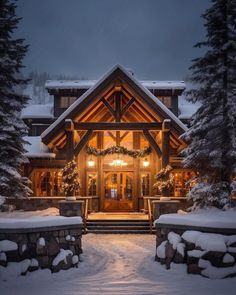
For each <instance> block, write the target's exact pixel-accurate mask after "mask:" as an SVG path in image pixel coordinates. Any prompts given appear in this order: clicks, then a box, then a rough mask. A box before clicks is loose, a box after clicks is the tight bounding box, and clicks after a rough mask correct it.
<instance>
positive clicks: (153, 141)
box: [143, 130, 162, 157]
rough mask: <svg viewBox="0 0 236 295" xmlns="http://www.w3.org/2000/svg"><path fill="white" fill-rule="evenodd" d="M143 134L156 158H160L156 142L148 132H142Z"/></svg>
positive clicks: (160, 153) (159, 150)
mask: <svg viewBox="0 0 236 295" xmlns="http://www.w3.org/2000/svg"><path fill="white" fill-rule="evenodd" d="M143 134H144V136H145V137H146V139H147V141H148V142H149V144H150V146H151V147H152V148H153V149H154V150H155V152H156V153H157V155H158V157H161V155H162V152H161V149H160V148H159V145H158V144H157V143H156V141H155V139H154V138H153V136H152V135H151V133H150V132H149V131H148V130H143Z"/></svg>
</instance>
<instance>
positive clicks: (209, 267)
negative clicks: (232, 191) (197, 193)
mask: <svg viewBox="0 0 236 295" xmlns="http://www.w3.org/2000/svg"><path fill="white" fill-rule="evenodd" d="M193 241H194V242H193ZM155 260H156V261H158V262H160V263H161V264H163V265H165V266H166V268H167V269H169V268H170V267H171V263H172V262H174V263H181V264H186V265H187V272H188V273H189V274H200V275H202V276H204V277H209V278H225V277H233V276H236V230H235V229H230V228H228V229H220V228H218V229H215V228H207V227H204V228H199V227H194V226H184V225H170V224H156V255H155Z"/></svg>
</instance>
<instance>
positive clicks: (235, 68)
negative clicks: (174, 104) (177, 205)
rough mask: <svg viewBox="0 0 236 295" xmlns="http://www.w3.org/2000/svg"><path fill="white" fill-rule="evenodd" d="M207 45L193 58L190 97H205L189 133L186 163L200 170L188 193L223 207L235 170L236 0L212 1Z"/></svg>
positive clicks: (202, 204) (207, 15)
mask: <svg viewBox="0 0 236 295" xmlns="http://www.w3.org/2000/svg"><path fill="white" fill-rule="evenodd" d="M203 18H204V20H205V27H206V31H207V33H206V39H205V41H204V42H200V43H198V44H196V45H195V47H204V48H206V53H205V54H204V56H203V57H200V58H196V59H194V60H193V65H192V66H191V68H190V69H191V71H192V76H191V78H190V81H191V82H192V84H193V85H194V88H193V89H191V90H189V91H188V92H187V93H186V94H187V99H188V100H189V101H191V102H200V104H201V107H200V108H199V109H198V111H197V112H196V114H195V115H194V117H193V121H192V126H191V128H190V129H189V131H187V132H186V134H185V135H184V137H185V139H187V140H189V142H190V144H189V146H188V147H187V148H186V149H185V151H184V154H185V159H184V165H185V167H190V168H193V169H196V170H197V171H198V173H199V174H198V177H197V179H196V186H195V187H194V188H193V189H192V190H191V192H190V193H189V197H190V198H191V199H192V200H193V201H194V207H195V208H196V207H205V206H217V207H219V208H222V207H224V206H225V205H227V204H228V203H229V197H230V193H231V187H230V182H231V177H232V176H233V175H234V173H235V172H236V0H212V6H211V7H210V8H209V9H207V10H206V12H205V13H204V14H203Z"/></svg>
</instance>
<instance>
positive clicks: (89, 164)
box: [88, 158, 95, 167]
mask: <svg viewBox="0 0 236 295" xmlns="http://www.w3.org/2000/svg"><path fill="white" fill-rule="evenodd" d="M88 166H89V167H94V166H95V161H94V160H93V159H92V158H90V159H89V160H88Z"/></svg>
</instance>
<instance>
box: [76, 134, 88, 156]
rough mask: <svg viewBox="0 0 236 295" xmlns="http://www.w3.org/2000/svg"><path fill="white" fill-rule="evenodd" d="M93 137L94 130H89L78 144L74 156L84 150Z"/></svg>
mask: <svg viewBox="0 0 236 295" xmlns="http://www.w3.org/2000/svg"><path fill="white" fill-rule="evenodd" d="M92 135H93V130H88V131H87V132H86V133H85V134H84V136H83V137H82V138H81V140H80V141H79V142H78V144H77V145H76V146H75V148H74V155H75V156H77V155H78V154H79V152H80V151H81V150H82V148H83V147H84V146H85V145H86V143H87V142H88V141H89V139H90V138H91V137H92Z"/></svg>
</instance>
